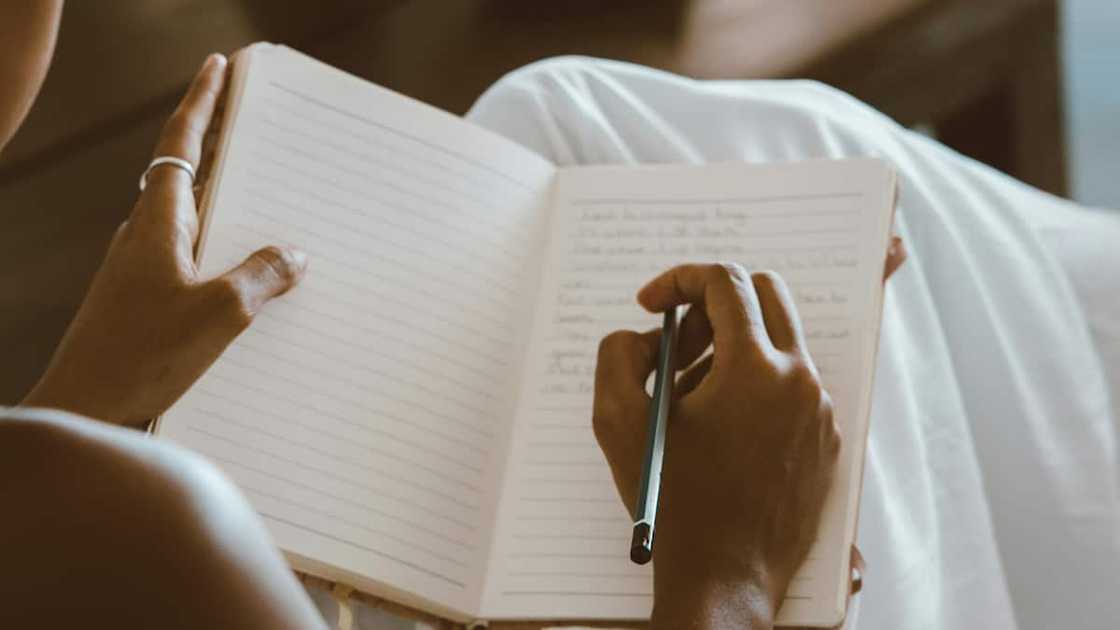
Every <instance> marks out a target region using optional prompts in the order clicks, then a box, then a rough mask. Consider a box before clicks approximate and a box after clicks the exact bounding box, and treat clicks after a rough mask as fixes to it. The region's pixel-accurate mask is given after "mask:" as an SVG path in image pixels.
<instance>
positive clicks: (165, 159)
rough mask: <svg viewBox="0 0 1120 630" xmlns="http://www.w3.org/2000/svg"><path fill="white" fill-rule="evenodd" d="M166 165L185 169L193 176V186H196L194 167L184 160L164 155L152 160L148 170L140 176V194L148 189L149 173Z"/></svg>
mask: <svg viewBox="0 0 1120 630" xmlns="http://www.w3.org/2000/svg"><path fill="white" fill-rule="evenodd" d="M164 164H167V165H168V166H174V167H176V168H181V169H183V170H184V171H186V172H187V175H190V176H191V184H192V185H193V184H194V165H192V164H191V163H190V162H188V161H186V160H184V159H183V158H177V157H171V156H170V155H162V156H160V157H157V158H156V159H154V160H152V161H151V162H150V163H149V164H148V168H146V169H144V172H143V173H142V174H141V175H140V192H144V189H145V188H147V187H148V173H151V172H152V169H153V168H155V167H157V166H162V165H164Z"/></svg>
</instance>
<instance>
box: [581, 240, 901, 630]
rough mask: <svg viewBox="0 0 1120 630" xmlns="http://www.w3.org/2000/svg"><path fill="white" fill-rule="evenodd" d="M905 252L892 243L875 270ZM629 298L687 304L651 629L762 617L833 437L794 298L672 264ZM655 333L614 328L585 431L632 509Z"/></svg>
mask: <svg viewBox="0 0 1120 630" xmlns="http://www.w3.org/2000/svg"><path fill="white" fill-rule="evenodd" d="M905 258H906V250H905V248H904V247H903V244H902V242H901V240H900V239H897V238H896V239H894V240H893V241H892V243H891V247H890V250H889V254H888V259H887V263H886V267H885V269H884V279H885V278H886V277H888V276H890V274H891V273H893V272H894V271H895V270H896V269H898V267H899V266H900V265H901V264H902V262H903V261H904V260H905ZM638 300H639V302H640V303H641V304H642V306H644V307H645V308H646V309H648V310H650V311H653V312H660V311H664V310H666V309H667V308H670V307H673V306H677V305H681V304H692V305H693V306H692V308H691V309H690V310H689V312H688V314H687V315H686V316H685V318H684V320H683V321H682V324H681V328H680V339H679V348H678V364H677V366H676V367H677V369H678V370H683V373H682V374H681V375H680V377H679V378H678V383H677V387H676V392H675V393H676V396H677V399H676V401H675V402H674V408H673V416H672V422H671V423H670V425H669V427H668V433H669V435H668V437H667V445H668V446H667V449H666V455H665V457H666V461H665V466H664V469H663V473H662V474H663V476H662V486H661V488H662V489H661V509H660V512H659V518H658V526H657V542H656V548H657V551H656V555H655V562H654V584H655V586H654V590H655V596H654V611H653V619H652V622H653V626H654V627H676V628H686V627H696V628H700V627H706V623H705V622H706V621H713V622H715V621H718V620H719V619H722V620H723V621H724V623H730V622H734V623H736V624H738V625H743V626H745V627H755V628H757V627H769V625H771V624H772V621H773V616H774V615H775V614H776V613H777V609H778V606H779V604H780V602H781V600H782V598H783V597H784V595H785V592H786V589H787V587H788V585H789V581H790V579H791V578H792V576H793V573H794V572H795V571H796V569H797V567H798V566H799V565H800V564H801V562H802V561H803V560H804V558H805V555H806V554H807V553H808V549H809V545H810V544H811V543H812V541H813V538H814V536H815V534H816V530H817V526H818V523H819V520H820V516H821V511H822V509H823V506H824V500H825V497H826V495H827V492H828V490H829V487H830V485H831V482H832V475H833V471H834V468H835V464H836V457H837V454H838V452H839V446H840V438H839V432H838V429H837V427H836V425H835V422H834V421H833V418H832V411H831V404H830V402H829V398H828V394H827V393H826V392H825V391H824V389H823V388H822V387H821V384H820V380H819V377H818V374H817V370H816V368H815V367H814V366H813V362H812V359H811V358H810V357H809V354H808V351H807V349H806V345H805V342H804V339H803V335H802V331H801V325H800V321H799V319H798V317H797V312H796V308H795V306H794V304H793V300H792V298H791V297H790V295H789V292H788V290H787V289H786V287H785V284H784V282H783V281H782V279H781V278H780V277H779V276H777V275H776V274H773V273H756V274H753V275H748V274H747V273H746V272H745V271H743V270H742V269H741V268H739V267H738V266H735V265H730V266H727V265H685V266H681V267H676V268H674V269H672V270H670V271H668V272H666V273H665V274H662V275H661V276H659V277H658V278H656V279H655V280H653V281H652V282H650V283H649V284H647V285H646V286H645V287H644V288H643V289H642V290H641V291H640V292H639V294H638ZM659 337H660V331H657V330H655V331H651V332H649V333H645V334H638V333H635V332H628V331H623V332H617V333H614V334H612V335H610V336H608V337H607V338H606V339H604V340H603V343H602V345H601V346H600V350H599V360H598V365H597V369H596V384H595V406H594V418H593V421H594V426H595V433H596V437H597V438H598V440H599V444H600V446H601V447H602V449H603V452H604V454H605V455H606V457H607V460H608V462H609V463H610V466H611V472H612V474H613V476H614V480H615V485H616V486H617V488H618V491H619V494H620V495H621V497H622V500H623V502H624V503H625V504H626V505H627V507H628V508H629V509H633V506H634V504H635V498H636V493H637V486H638V477H639V474H640V465H641V460H642V457H643V450H642V449H643V447H644V443H645V441H644V440H643V439H642V437H643V436H644V435H645V431H646V426H645V424H646V411H647V408H648V405H649V396H648V395H647V394H646V392H645V382H646V380H647V379H648V377H649V374H650V373H651V372H652V371H653V370H654V368H655V360H656V354H657V348H658V343H659ZM710 344H711V345H714V351H713V352H712V353H711V354H708V355H707V356H706V357H705V358H704V359H702V360H700V361H697V359H698V358H699V357H700V356H701V355H702V354H704V352H705V350H706V349H707V348H708V347H709V345H710ZM853 554H858V552H857V551H854V550H853ZM855 590H858V584H857V583H855V582H853V592H854V591H855Z"/></svg>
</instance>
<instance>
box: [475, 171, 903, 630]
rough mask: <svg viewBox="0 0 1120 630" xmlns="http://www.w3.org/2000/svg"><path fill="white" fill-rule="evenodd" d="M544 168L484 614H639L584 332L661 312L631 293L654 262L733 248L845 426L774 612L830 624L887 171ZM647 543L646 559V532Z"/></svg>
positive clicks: (865, 373)
mask: <svg viewBox="0 0 1120 630" xmlns="http://www.w3.org/2000/svg"><path fill="white" fill-rule="evenodd" d="M557 182H558V183H557V198H556V201H555V202H554V210H553V224H552V227H551V230H550V234H551V236H550V238H551V239H552V240H551V245H550V248H549V252H548V260H549V263H548V264H547V265H546V271H545V274H544V278H543V280H542V299H541V303H540V304H539V305H538V310H537V313H536V316H535V324H534V326H535V327H534V332H533V337H532V341H531V345H530V348H529V355H528V356H529V357H530V363H529V364H528V366H527V374H526V381H525V384H524V386H523V392H524V393H523V396H522V399H521V401H520V404H519V406H518V412H517V422H516V425H515V428H514V436H513V446H512V448H511V453H512V454H511V463H510V470H509V473H508V474H507V477H506V485H505V487H504V489H503V494H502V499H501V505H500V508H499V525H498V526H499V532H498V535H497V539H498V544H497V545H496V547H495V549H494V554H493V558H492V560H491V568H490V577H489V581H488V584H487V592H486V596H485V599H484V612H486V613H487V614H489V615H493V616H495V617H509V618H519V617H538V618H539V617H547V618H553V617H561V618H603V617H607V618H640V617H645V616H647V615H648V614H649V612H650V606H651V603H652V597H651V592H652V582H651V578H650V576H651V574H650V570H649V568H648V567H645V568H643V567H638V566H636V565H634V564H632V563H631V562H630V560H629V541H630V531H631V521H630V519H629V516H628V513H627V511H626V509H625V508H624V507H623V506H622V505H621V503H620V501H619V499H618V495H617V493H616V491H615V488H614V485H613V482H612V481H611V475H610V470H609V469H608V467H607V463H606V461H605V460H604V458H603V455H602V454H601V452H600V450H599V448H598V446H597V445H596V442H595V437H594V434H593V432H592V429H591V426H590V418H591V403H592V387H593V380H594V363H595V355H596V352H597V345H598V340H599V339H601V338H602V337H603V336H604V335H606V334H607V333H609V332H610V331H612V330H616V329H620V328H627V329H633V330H646V329H649V328H654V327H658V326H659V325H660V317H659V316H652V315H648V314H645V313H644V311H642V310H641V308H640V307H639V306H638V305H637V304H636V302H635V298H634V296H635V294H636V292H637V289H638V288H639V287H640V286H641V285H642V284H644V283H645V282H646V281H648V280H649V279H651V278H653V277H654V276H655V275H657V274H658V273H660V272H661V271H663V270H665V269H666V268H668V267H670V266H673V265H675V264H679V263H682V262H690V261H696V262H700V261H734V262H739V263H741V264H743V265H744V266H745V267H746V268H747V269H753V270H761V269H773V270H776V271H778V272H779V273H780V274H781V275H782V276H783V277H784V278H785V280H786V281H787V283H789V285H790V287H791V291H792V293H793V295H794V296H795V298H796V301H797V305H798V308H799V311H800V315H801V318H802V321H803V322H804V327H805V331H806V334H807V337H808V343H809V347H810V350H811V353H812V356H813V358H814V360H815V362H816V364H817V366H818V368H819V369H820V372H821V374H822V378H823V380H824V383H825V385H826V387H827V389H828V391H829V393H830V394H831V395H832V398H833V401H834V403H835V417H836V419H837V421H838V423H839V425H840V427H841V430H842V432H843V439H844V442H843V450H842V453H841V456H840V467H839V470H838V473H837V480H836V485H835V489H834V491H833V493H832V494H831V496H830V499H829V501H828V505H827V507H826V510H825V516H824V524H823V526H822V528H821V530H820V532H819V537H818V542H817V544H816V545H815V547H814V548H813V550H812V552H811V554H810V556H809V560H808V562H807V563H806V564H805V566H803V567H802V569H801V571H800V573H799V574H798V575H797V577H796V578H795V579H794V581H793V584H792V587H791V588H790V591H789V594H788V596H787V598H786V600H785V602H784V604H783V607H782V611H781V615H780V618H779V620H780V621H782V622H784V623H786V624H790V623H797V624H821V625H825V624H827V625H832V624H834V623H837V622H838V620H839V616H840V615H842V614H843V608H844V600H845V598H844V595H845V593H846V589H847V571H848V561H849V559H848V545H849V544H850V543H851V542H852V539H853V537H854V532H855V518H856V508H857V505H858V496H859V488H860V477H861V471H862V462H863V452H864V445H865V436H866V428H867V424H866V420H867V418H868V409H869V402H870V392H871V377H872V365H873V361H874V356H875V348H876V340H877V338H878V323H879V317H880V301H881V292H882V289H881V278H882V270H883V263H884V260H885V256H886V247H887V243H888V237H889V228H890V222H891V214H892V213H891V209H892V207H893V194H894V192H893V174H892V173H891V172H890V170H889V169H888V168H887V167H886V166H885V165H883V164H882V163H880V162H877V161H873V160H863V161H846V162H828V161H820V162H809V163H803V164H796V165H786V166H782V165H778V166H747V165H741V164H740V165H733V164H722V165H711V166H657V167H590V168H574V169H564V170H561V172H560V175H559V176H558V179H557ZM634 439H635V440H639V441H641V442H642V443H643V444H644V443H645V441H644V437H643V436H641V435H635V436H634ZM669 448H672V445H671V444H670V445H669ZM654 549H655V553H654V558H655V560H654V562H656V539H655V544H654Z"/></svg>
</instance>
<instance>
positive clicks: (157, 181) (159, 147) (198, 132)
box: [145, 54, 226, 196]
mask: <svg viewBox="0 0 1120 630" xmlns="http://www.w3.org/2000/svg"><path fill="white" fill-rule="evenodd" d="M225 69H226V58H225V57H223V56H222V55H218V54H214V55H211V56H210V57H208V58H207V59H206V62H205V63H204V64H203V65H202V69H201V70H199V72H198V74H197V75H196V76H195V78H194V80H193V81H192V82H191V85H190V87H189V88H187V94H186V96H184V97H183V100H182V101H181V102H180V103H179V107H178V108H176V109H175V113H173V114H172V115H171V118H170V119H168V121H167V124H165V125H164V127H163V131H162V132H161V134H160V138H159V141H158V142H157V143H156V150H155V155H154V156H153V157H159V156H164V155H169V156H173V157H177V158H182V159H184V160H186V161H188V162H190V163H191V164H192V165H193V166H194V167H195V170H196V171H197V170H198V167H199V161H200V160H201V157H202V141H203V139H204V138H205V136H206V131H207V129H208V128H209V127H210V119H211V118H212V117H213V115H214V109H215V107H216V106H217V102H218V95H219V94H220V93H221V91H222V86H223V85H224V83H225ZM190 186H191V181H190V177H189V175H188V174H187V173H186V171H184V170H183V169H181V168H177V167H174V166H159V167H157V168H156V169H154V170H153V171H152V172H151V173H149V174H148V187H147V189H146V191H145V192H147V191H149V190H151V191H153V193H154V194H157V195H161V196H162V195H164V194H167V193H169V192H173V193H179V194H182V195H190V194H191V188H190ZM153 189H154V190H153Z"/></svg>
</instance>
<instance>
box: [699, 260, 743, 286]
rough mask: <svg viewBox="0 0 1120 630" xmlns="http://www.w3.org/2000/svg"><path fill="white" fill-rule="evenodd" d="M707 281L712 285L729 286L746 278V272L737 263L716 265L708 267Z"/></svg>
mask: <svg viewBox="0 0 1120 630" xmlns="http://www.w3.org/2000/svg"><path fill="white" fill-rule="evenodd" d="M707 273H708V280H710V281H711V282H712V283H714V284H718V285H723V286H729V285H734V284H739V283H742V282H743V281H745V280H746V279H747V278H748V275H747V271H746V270H745V269H743V266H742V265H740V264H739V263H733V262H727V263H717V264H714V265H711V266H710V267H708V271H707Z"/></svg>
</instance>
